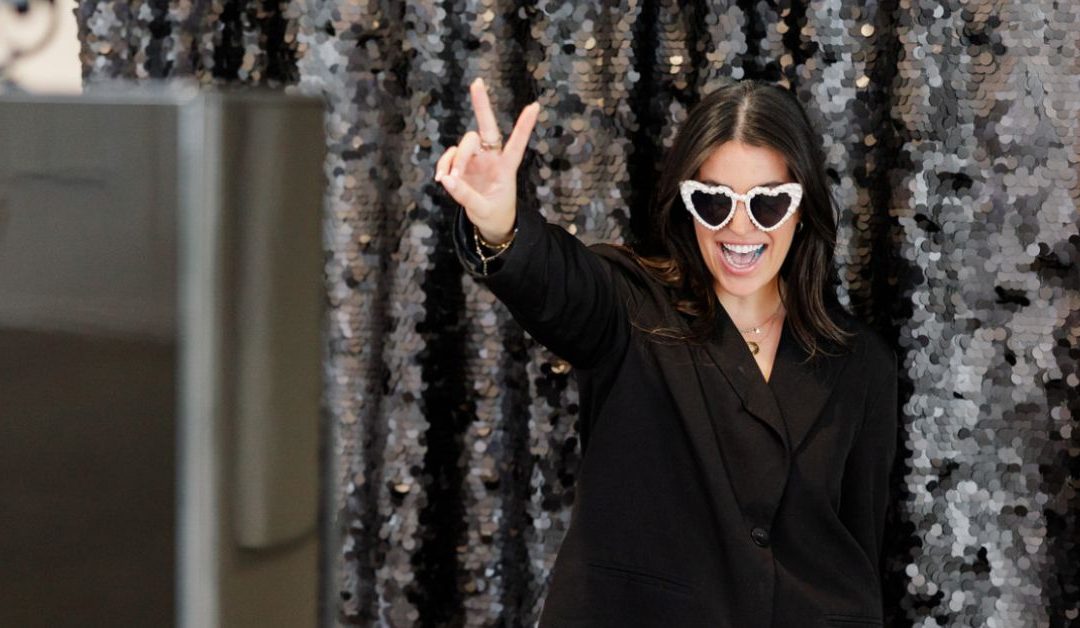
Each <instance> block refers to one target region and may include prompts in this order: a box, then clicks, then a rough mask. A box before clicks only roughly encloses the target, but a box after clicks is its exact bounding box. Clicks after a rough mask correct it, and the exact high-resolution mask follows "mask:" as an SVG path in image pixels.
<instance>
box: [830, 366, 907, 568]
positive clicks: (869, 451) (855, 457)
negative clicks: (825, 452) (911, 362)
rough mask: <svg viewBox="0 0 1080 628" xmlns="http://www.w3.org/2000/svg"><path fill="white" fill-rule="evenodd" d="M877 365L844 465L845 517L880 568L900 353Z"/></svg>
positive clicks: (893, 452)
mask: <svg viewBox="0 0 1080 628" xmlns="http://www.w3.org/2000/svg"><path fill="white" fill-rule="evenodd" d="M888 356H889V360H888V361H887V362H886V363H885V364H883V365H882V367H880V368H878V369H875V370H876V372H879V373H881V372H883V373H884V377H882V378H880V379H878V381H877V382H876V384H875V385H873V386H872V387H871V389H870V391H869V393H868V395H867V397H866V406H865V409H864V413H863V418H862V424H861V426H860V427H859V430H858V433H857V434H856V436H855V440H854V442H853V444H852V447H851V450H850V453H849V454H848V457H847V461H846V462H845V466H844V475H843V479H842V480H841V489H840V495H841V499H840V513H839V515H840V518H841V520H842V521H843V522H844V524H845V526H847V528H848V529H849V530H851V532H852V534H854V535H855V538H856V539H857V540H858V542H859V544H860V545H861V546H862V547H863V550H864V551H865V552H866V554H867V556H869V557H870V558H871V560H872V561H874V565H875V566H877V567H878V568H879V569H880V567H881V560H882V544H883V540H884V535H885V513H886V508H887V507H888V505H889V491H890V479H891V478H890V474H891V471H892V467H893V459H894V457H895V455H896V446H897V445H896V439H897V427H898V418H897V413H898V410H897V407H896V403H897V366H896V360H895V354H894V352H893V351H891V350H889V351H888Z"/></svg>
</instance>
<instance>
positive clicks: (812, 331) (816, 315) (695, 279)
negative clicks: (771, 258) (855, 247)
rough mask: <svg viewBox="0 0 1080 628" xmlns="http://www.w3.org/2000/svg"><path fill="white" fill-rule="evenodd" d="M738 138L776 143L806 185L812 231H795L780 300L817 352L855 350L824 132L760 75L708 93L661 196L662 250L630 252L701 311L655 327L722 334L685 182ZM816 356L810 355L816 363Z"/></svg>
mask: <svg viewBox="0 0 1080 628" xmlns="http://www.w3.org/2000/svg"><path fill="white" fill-rule="evenodd" d="M730 140H737V141H740V142H743V143H745V144H749V145H751V146H756V147H767V148H772V149H775V150H776V151H778V152H779V153H780V154H781V155H783V157H784V160H785V161H786V163H787V167H788V170H789V171H790V172H791V174H792V176H793V177H794V178H795V180H796V181H798V182H799V183H800V184H802V187H803V196H802V201H801V203H800V205H799V213H800V216H801V220H802V223H803V228H802V229H799V230H797V231H796V232H795V236H794V240H793V241H792V243H791V248H790V249H789V250H788V253H787V257H785V258H784V262H783V264H782V265H781V266H780V273H779V274H780V277H781V281H780V282H779V290H780V298H781V299H782V301H783V304H784V308H785V309H786V310H787V320H788V323H789V324H790V325H791V329H792V331H793V332H794V334H795V337H796V339H797V340H798V342H799V343H800V344H801V345H802V346H803V348H804V349H805V350H806V352H807V353H808V354H809V358H813V357H814V356H815V355H816V354H818V353H822V354H826V355H833V354H830V353H829V352H828V351H827V350H826V349H825V347H826V345H833V346H834V347H836V348H839V349H846V348H848V347H849V343H848V338H850V337H851V336H852V334H851V333H849V332H848V331H845V330H844V329H842V328H841V327H840V326H839V325H838V324H837V320H836V318H834V316H844V315H849V314H848V313H847V312H846V310H844V309H843V308H842V307H841V306H840V304H839V302H838V299H837V296H836V286H837V285H838V284H839V279H838V275H837V271H836V266H835V262H834V259H833V253H834V250H835V248H836V218H835V217H834V216H835V211H834V208H835V203H834V201H833V198H832V195H831V193H830V191H829V188H828V183H827V178H826V174H825V165H824V164H825V157H824V154H823V150H822V147H821V137H820V136H819V135H817V134H816V132H815V131H814V129H813V125H812V124H811V122H810V119H809V118H808V117H807V115H806V112H805V110H803V108H802V105H801V104H799V101H798V98H797V97H796V96H795V95H794V94H793V93H792V92H791V91H790V90H788V89H786V88H784V87H782V86H780V85H776V84H773V83H769V82H765V81H759V80H752V79H747V80H742V81H738V82H733V83H731V84H728V85H725V86H723V87H721V88H719V89H716V90H714V91H712V92H710V93H709V94H707V95H705V96H704V97H703V98H702V99H701V100H700V101H698V102H697V103H696V104H695V105H694V106H693V107H691V109H690V111H689V112H688V114H687V118H686V120H685V121H684V122H683V123H682V126H681V127H680V128H679V130H678V132H677V133H676V135H675V138H674V140H673V143H672V146H671V148H670V149H669V150H668V153H667V156H666V157H665V159H664V163H663V166H662V170H661V174H660V179H659V181H658V183H657V187H656V190H655V194H654V196H653V200H652V205H651V211H650V216H651V219H652V236H653V237H654V239H655V244H656V245H657V249H658V250H659V251H660V253H659V254H658V255H656V256H648V257H647V256H643V255H638V254H636V253H634V252H633V251H632V250H630V249H629V248H628V247H622V248H624V249H625V250H627V251H628V252H630V253H631V254H632V255H633V256H634V258H635V259H636V260H637V261H638V263H639V264H641V265H642V267H644V268H646V269H648V270H649V271H651V273H652V274H653V275H654V276H656V277H657V278H659V279H660V280H661V281H662V282H663V283H665V284H667V285H668V286H670V287H671V288H673V289H674V293H675V295H676V296H675V299H674V305H675V307H676V309H677V310H678V311H680V312H683V313H684V314H687V315H689V316H690V317H692V320H691V322H690V324H689V325H688V329H689V333H682V332H679V331H678V330H675V329H672V328H668V327H661V328H651V329H646V330H645V331H648V332H649V333H651V334H653V335H655V336H662V337H665V338H670V339H674V340H677V341H691V342H696V343H700V342H704V341H705V340H707V339H708V338H710V337H713V336H714V335H715V333H716V332H717V331H718V329H717V326H718V324H719V319H718V318H717V314H718V308H720V307H721V305H720V301H719V299H718V298H717V296H716V293H715V291H714V288H713V286H714V279H713V276H712V273H711V272H710V271H709V268H708V267H707V266H706V265H705V260H704V259H703V258H702V254H701V251H700V248H699V246H698V244H697V239H696V236H695V234H694V225H693V222H692V220H693V217H692V216H691V215H690V213H689V212H687V211H686V208H685V207H684V206H683V202H682V199H681V197H680V195H679V182H680V181H682V180H684V179H693V178H695V177H696V175H697V172H698V169H699V168H700V167H701V165H702V164H703V163H704V162H705V160H706V159H707V158H708V157H709V155H710V154H712V152H713V151H714V150H715V149H716V148H717V147H718V146H719V145H721V144H723V143H724V142H727V141H730ZM809 358H808V359H809Z"/></svg>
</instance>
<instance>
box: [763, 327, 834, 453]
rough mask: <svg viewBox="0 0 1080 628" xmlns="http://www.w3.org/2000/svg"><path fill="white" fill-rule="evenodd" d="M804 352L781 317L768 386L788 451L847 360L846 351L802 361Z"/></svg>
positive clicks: (798, 442) (794, 447)
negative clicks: (785, 428) (781, 328)
mask: <svg viewBox="0 0 1080 628" xmlns="http://www.w3.org/2000/svg"><path fill="white" fill-rule="evenodd" d="M808 356H809V353H807V352H806V351H805V350H804V349H803V348H802V345H800V344H799V342H798V340H797V339H796V338H795V334H794V333H793V332H792V331H791V328H790V327H789V326H788V325H787V322H786V321H785V323H784V330H783V333H782V334H781V337H780V345H779V346H778V347H777V349H776V361H775V362H774V364H773V370H772V374H771V375H770V376H769V382H768V388H770V392H772V393H773V398H774V399H775V400H776V403H777V405H778V406H779V407H780V413H781V415H782V416H783V418H784V423H785V424H786V425H787V431H788V441H789V444H790V448H791V449H790V451H791V452H795V451H798V449H799V445H801V444H802V442H803V440H804V439H805V438H806V435H807V434H809V432H810V429H811V428H812V427H813V426H814V424H815V423H816V422H817V420H818V418H819V417H820V416H821V410H822V408H824V407H825V402H826V401H828V400H829V397H830V396H831V395H832V392H833V389H834V388H836V386H837V384H838V382H839V378H840V374H841V372H842V371H843V370H844V366H845V365H847V362H848V355H847V354H843V355H839V356H819V358H820V359H817V360H815V361H813V362H806V363H805V364H804V363H803V361H804V360H806V358H807V357H808ZM763 380H764V378H763Z"/></svg>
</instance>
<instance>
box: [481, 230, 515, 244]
mask: <svg viewBox="0 0 1080 628" xmlns="http://www.w3.org/2000/svg"><path fill="white" fill-rule="evenodd" d="M516 231H517V230H516V229H513V228H511V229H507V230H506V231H502V232H499V231H488V230H485V229H481V228H480V227H476V235H477V236H478V237H479V238H480V244H481V245H483V246H485V247H487V248H489V249H493V248H499V247H501V246H502V245H504V244H506V243H508V242H510V240H513V239H514V233H515V232H516Z"/></svg>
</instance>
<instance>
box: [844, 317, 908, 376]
mask: <svg viewBox="0 0 1080 628" xmlns="http://www.w3.org/2000/svg"><path fill="white" fill-rule="evenodd" d="M837 311H838V312H839V314H838V318H837V320H840V321H843V322H841V323H840V325H841V326H842V327H843V328H844V329H847V330H848V331H851V332H853V333H855V354H856V356H858V357H860V358H861V360H860V361H859V362H858V363H859V364H861V369H863V372H864V373H865V374H866V375H867V376H872V374H875V373H886V374H889V375H884V376H883V377H888V376H893V375H895V374H896V370H897V361H898V360H897V357H898V355H897V353H896V350H895V349H894V348H893V346H892V344H891V343H889V342H888V341H887V340H886V339H885V337H884V336H883V335H882V334H881V332H879V331H878V330H877V329H875V328H873V327H871V326H870V325H869V324H867V323H866V322H865V321H863V320H861V319H859V318H857V317H855V316H852V315H851V314H848V313H847V312H846V311H843V310H837ZM875 379H876V378H875Z"/></svg>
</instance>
